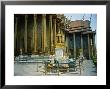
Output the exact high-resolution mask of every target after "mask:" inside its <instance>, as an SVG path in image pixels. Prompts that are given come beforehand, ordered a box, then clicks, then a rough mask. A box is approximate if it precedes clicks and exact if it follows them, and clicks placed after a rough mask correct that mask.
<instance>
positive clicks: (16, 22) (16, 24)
mask: <svg viewBox="0 0 110 89" xmlns="http://www.w3.org/2000/svg"><path fill="white" fill-rule="evenodd" d="M15 20H16V21H15V35H14V36H15V39H14V40H15V41H14V43H15V44H14V48H15V50H16V49H17V46H16V45H17V44H16V42H17V26H18V18H17V17H16V18H15Z"/></svg>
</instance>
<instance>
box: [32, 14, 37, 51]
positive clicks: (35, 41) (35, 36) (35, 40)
mask: <svg viewBox="0 0 110 89" xmlns="http://www.w3.org/2000/svg"><path fill="white" fill-rule="evenodd" d="M33 30H34V42H33V43H34V53H36V51H37V15H35V14H34V29H33Z"/></svg>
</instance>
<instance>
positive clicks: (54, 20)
mask: <svg viewBox="0 0 110 89" xmlns="http://www.w3.org/2000/svg"><path fill="white" fill-rule="evenodd" d="M53 22H54V49H55V46H56V19H53Z"/></svg>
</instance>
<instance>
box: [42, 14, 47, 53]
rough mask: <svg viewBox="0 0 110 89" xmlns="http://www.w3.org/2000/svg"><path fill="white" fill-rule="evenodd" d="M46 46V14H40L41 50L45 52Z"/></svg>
mask: <svg viewBox="0 0 110 89" xmlns="http://www.w3.org/2000/svg"><path fill="white" fill-rule="evenodd" d="M46 47H47V41H46V14H43V15H42V48H43V52H45V51H46V50H45V49H46Z"/></svg>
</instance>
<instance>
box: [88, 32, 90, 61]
mask: <svg viewBox="0 0 110 89" xmlns="http://www.w3.org/2000/svg"><path fill="white" fill-rule="evenodd" d="M88 55H89V59H90V39H89V33H88Z"/></svg>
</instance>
